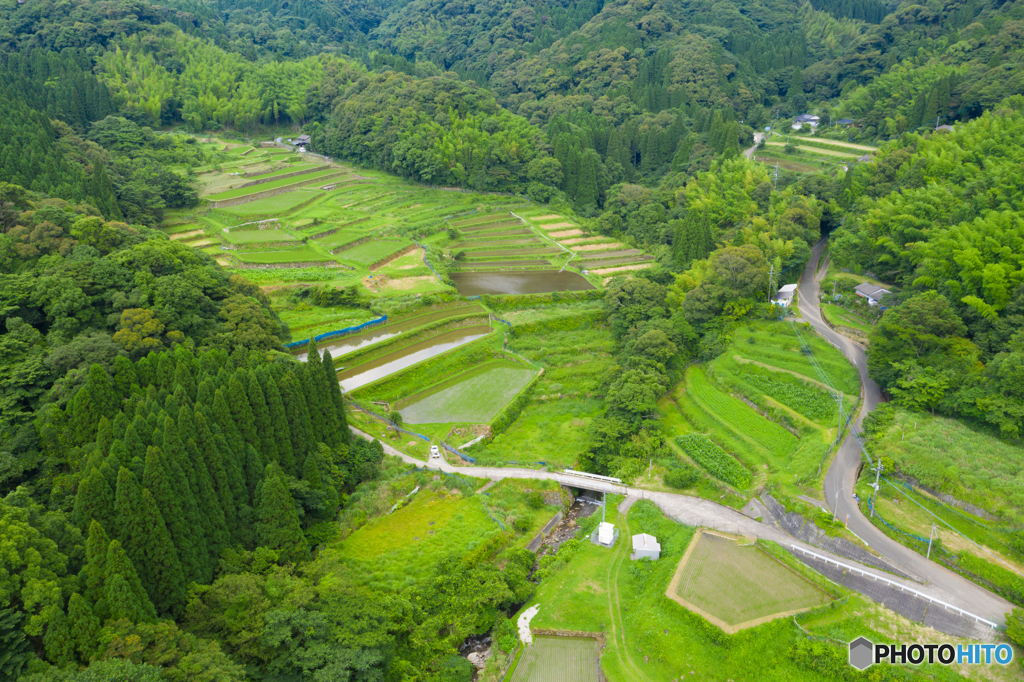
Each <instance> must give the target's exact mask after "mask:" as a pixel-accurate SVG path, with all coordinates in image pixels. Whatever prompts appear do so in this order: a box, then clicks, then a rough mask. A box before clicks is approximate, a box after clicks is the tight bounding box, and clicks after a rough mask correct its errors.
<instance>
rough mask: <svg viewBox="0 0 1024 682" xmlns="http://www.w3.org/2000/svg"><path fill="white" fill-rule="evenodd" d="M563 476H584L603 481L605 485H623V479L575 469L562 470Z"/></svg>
mask: <svg viewBox="0 0 1024 682" xmlns="http://www.w3.org/2000/svg"><path fill="white" fill-rule="evenodd" d="M562 473H563V474H568V475H569V476H582V477H583V478H592V479H594V480H595V481H603V482H605V483H618V484H620V485H621V484H622V479H621V478H615V477H613V476H602V475H601V474H592V473H589V472H587V471H576V470H575V469H562Z"/></svg>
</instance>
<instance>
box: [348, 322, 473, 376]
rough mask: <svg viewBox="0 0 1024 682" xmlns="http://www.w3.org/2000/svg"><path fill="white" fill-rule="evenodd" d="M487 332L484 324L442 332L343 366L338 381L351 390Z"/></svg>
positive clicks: (462, 344) (470, 340)
mask: <svg viewBox="0 0 1024 682" xmlns="http://www.w3.org/2000/svg"><path fill="white" fill-rule="evenodd" d="M490 332H491V328H490V327H488V326H485V325H477V326H473V327H463V328H461V329H455V330H453V331H450V332H445V333H444V334H440V335H438V336H435V337H433V338H431V339H427V340H426V341H421V342H419V343H416V344H413V345H412V346H409V347H407V348H402V349H401V350H396V351H394V352H391V353H387V354H386V355H382V356H381V357H379V358H376V359H375V360H371V361H369V362H365V363H362V364H360V365H356V366H355V367H351V368H345V369H344V370H342V371H341V372H339V373H338V380H339V382H340V383H341V388H342V390H343V391H346V392H349V391H354V390H355V389H357V388H360V387H362V386H365V385H366V384H369V383H372V382H374V381H377V380H378V379H383V378H384V377H387V376H390V375H392V374H394V373H395V372H399V371H401V370H403V369H406V368H407V367H412V366H413V365H415V364H416V363H418V362H422V361H424V360H428V359H430V358H432V357H435V356H437V355H441V354H442V353H447V352H448V351H450V350H453V349H455V348H458V347H459V346H464V345H466V344H467V343H470V342H472V341H476V340H477V339H479V338H482V337H484V336H486V335H487V334H489V333H490Z"/></svg>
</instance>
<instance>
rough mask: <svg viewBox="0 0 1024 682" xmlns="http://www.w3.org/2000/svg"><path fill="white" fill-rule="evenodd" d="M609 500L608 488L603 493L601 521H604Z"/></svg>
mask: <svg viewBox="0 0 1024 682" xmlns="http://www.w3.org/2000/svg"><path fill="white" fill-rule="evenodd" d="M607 502H608V490H607V489H605V490H604V491H602V493H601V523H604V508H605V507H606V506H607Z"/></svg>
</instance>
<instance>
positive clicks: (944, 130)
mask: <svg viewBox="0 0 1024 682" xmlns="http://www.w3.org/2000/svg"><path fill="white" fill-rule="evenodd" d="M954 130H956V128H954V127H953V126H951V125H940V126H935V132H937V133H951V132H953V131H954Z"/></svg>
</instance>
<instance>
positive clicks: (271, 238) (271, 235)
mask: <svg viewBox="0 0 1024 682" xmlns="http://www.w3.org/2000/svg"><path fill="white" fill-rule="evenodd" d="M224 239H226V240H227V241H229V242H231V243H232V244H258V243H260V242H288V241H298V237H296V236H295V235H293V234H292V233H290V232H285V231H284V230H244V231H243V230H239V231H235V232H228V233H227V234H225V235H224Z"/></svg>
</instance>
